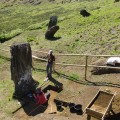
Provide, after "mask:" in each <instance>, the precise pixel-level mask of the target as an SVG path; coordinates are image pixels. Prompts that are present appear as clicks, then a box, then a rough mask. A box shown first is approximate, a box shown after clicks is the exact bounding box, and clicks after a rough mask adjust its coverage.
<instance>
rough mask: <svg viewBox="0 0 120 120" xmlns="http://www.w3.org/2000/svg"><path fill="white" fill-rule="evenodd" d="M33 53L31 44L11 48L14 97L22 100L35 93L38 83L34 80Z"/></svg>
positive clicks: (15, 45)
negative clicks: (32, 92)
mask: <svg viewBox="0 0 120 120" xmlns="http://www.w3.org/2000/svg"><path fill="white" fill-rule="evenodd" d="M31 67H32V53H31V47H30V44H29V43H25V44H14V45H12V46H11V79H12V80H13V81H14V84H15V92H14V97H15V98H20V97H23V96H24V95H26V94H27V93H28V92H30V91H34V90H35V88H36V85H37V84H38V82H36V81H34V80H33V78H32V72H31Z"/></svg>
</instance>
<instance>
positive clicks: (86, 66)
mask: <svg viewBox="0 0 120 120" xmlns="http://www.w3.org/2000/svg"><path fill="white" fill-rule="evenodd" d="M7 46H8V45H7ZM8 47H10V46H8ZM0 50H1V51H4V52H9V50H5V49H1V48H0ZM32 51H33V52H39V53H44V54H47V52H44V51H38V50H32ZM55 56H85V65H79V64H63V63H55V65H62V66H75V67H85V74H84V76H85V80H87V69H88V67H98V68H111V69H120V67H108V66H97V65H88V59H89V57H120V55H90V54H55ZM32 58H33V59H36V60H40V61H45V62H47V59H43V58H40V57H37V56H35V55H32Z"/></svg>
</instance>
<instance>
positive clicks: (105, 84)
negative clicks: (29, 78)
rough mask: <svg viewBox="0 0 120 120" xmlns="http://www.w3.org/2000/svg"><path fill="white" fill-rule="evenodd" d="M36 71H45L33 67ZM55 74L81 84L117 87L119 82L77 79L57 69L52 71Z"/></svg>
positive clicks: (119, 85)
mask: <svg viewBox="0 0 120 120" xmlns="http://www.w3.org/2000/svg"><path fill="white" fill-rule="evenodd" d="M35 70H36V71H40V72H46V70H44V69H37V68H35ZM54 73H55V74H57V75H58V76H60V77H63V78H65V79H68V80H71V81H73V82H76V83H79V84H83V85H90V86H109V87H117V88H120V84H113V83H107V82H91V81H89V80H88V79H87V80H79V79H76V78H74V77H72V76H69V75H66V74H63V73H59V72H57V71H55V72H54Z"/></svg>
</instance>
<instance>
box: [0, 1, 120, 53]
mask: <svg viewBox="0 0 120 120" xmlns="http://www.w3.org/2000/svg"><path fill="white" fill-rule="evenodd" d="M46 6H47V7H46ZM119 6H120V2H117V3H114V1H113V0H109V1H108V0H97V1H96V0H86V1H82V0H80V1H77V0H76V1H72V0H71V2H66V3H63V4H62V2H61V1H59V0H58V1H57V0H56V2H44V3H42V4H39V5H32V4H13V5H8V4H7V5H6V4H2V3H1V4H0V18H1V19H0V26H1V27H0V41H1V42H4V41H6V40H10V39H11V38H13V37H15V36H16V35H17V37H16V39H15V40H14V41H21V40H20V39H21V38H22V40H23V41H27V42H30V43H31V45H33V46H34V47H35V48H38V49H44V50H47V49H50V48H52V49H54V50H55V51H58V52H65V53H93V54H119V51H120V44H119V38H120V35H119V32H120V16H119V15H120V9H119ZM81 9H86V10H87V11H88V12H90V13H91V16H89V17H83V16H81V15H80V10H81ZM53 15H56V16H58V25H59V26H60V30H59V31H58V32H57V33H56V35H55V36H56V37H60V39H59V40H56V41H49V40H45V38H44V34H45V31H46V29H47V24H48V21H49V18H50V17H51V16H53ZM11 40H12V39H11ZM53 43H54V44H53ZM58 45H59V47H58ZM91 46H92V47H91ZM109 48H111V49H109Z"/></svg>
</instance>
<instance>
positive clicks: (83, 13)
mask: <svg viewBox="0 0 120 120" xmlns="http://www.w3.org/2000/svg"><path fill="white" fill-rule="evenodd" d="M80 14H81V15H82V16H83V17H88V16H90V15H91V14H90V13H89V12H87V11H86V10H85V9H82V10H80Z"/></svg>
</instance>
